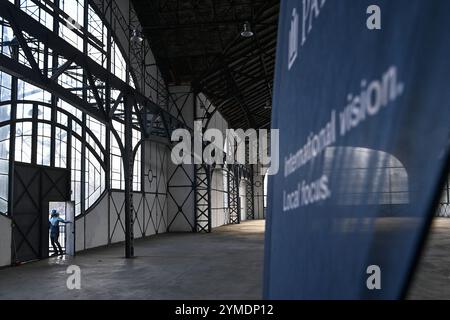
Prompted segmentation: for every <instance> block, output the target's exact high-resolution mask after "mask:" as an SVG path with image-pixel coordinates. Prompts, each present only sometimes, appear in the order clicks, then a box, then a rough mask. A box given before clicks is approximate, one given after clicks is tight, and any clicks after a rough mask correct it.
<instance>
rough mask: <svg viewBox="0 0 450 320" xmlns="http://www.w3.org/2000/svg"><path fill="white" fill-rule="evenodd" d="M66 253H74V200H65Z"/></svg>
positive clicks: (71, 254) (72, 254) (70, 254)
mask: <svg viewBox="0 0 450 320" xmlns="http://www.w3.org/2000/svg"><path fill="white" fill-rule="evenodd" d="M66 221H70V222H71V223H68V224H66V254H67V255H69V256H74V255H75V202H73V201H68V202H66Z"/></svg>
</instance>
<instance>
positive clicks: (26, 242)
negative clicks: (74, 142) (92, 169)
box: [11, 162, 70, 263]
mask: <svg viewBox="0 0 450 320" xmlns="http://www.w3.org/2000/svg"><path fill="white" fill-rule="evenodd" d="M68 200H70V171H69V170H67V169H59V168H49V167H41V166H35V165H29V164H24V163H17V162H16V163H14V190H13V208H12V214H11V218H12V220H13V246H12V258H13V260H12V261H14V262H15V263H19V262H27V261H32V260H38V259H43V258H46V257H48V256H49V246H48V237H49V231H48V218H49V209H50V208H49V202H50V201H52V202H58V201H59V202H66V201H68Z"/></svg>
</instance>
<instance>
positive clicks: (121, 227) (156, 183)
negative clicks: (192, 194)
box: [76, 141, 170, 251]
mask: <svg viewBox="0 0 450 320" xmlns="http://www.w3.org/2000/svg"><path fill="white" fill-rule="evenodd" d="M144 155H145V156H144V174H145V176H144V190H145V193H144V192H136V191H135V192H133V206H134V215H133V218H134V224H133V231H134V238H135V239H138V238H141V237H143V236H150V235H154V234H156V233H163V232H166V231H167V224H168V214H167V212H168V211H167V210H168V206H167V194H166V192H167V174H168V172H167V159H168V157H170V154H169V152H168V149H167V147H166V146H165V145H164V144H161V143H159V142H154V141H146V142H145V143H144ZM149 174H150V175H151V176H152V181H151V182H150V180H149V179H148V175H149ZM123 205H124V192H123V191H111V192H110V193H109V194H108V193H107V194H105V195H104V196H103V198H102V199H101V200H100V201H99V202H98V203H97V204H96V205H95V207H93V208H92V209H90V210H89V211H88V213H87V214H86V215H85V216H83V217H79V218H77V221H76V251H82V250H85V249H90V248H95V247H99V246H104V245H108V244H110V243H117V242H122V241H124V240H125V215H124V207H123Z"/></svg>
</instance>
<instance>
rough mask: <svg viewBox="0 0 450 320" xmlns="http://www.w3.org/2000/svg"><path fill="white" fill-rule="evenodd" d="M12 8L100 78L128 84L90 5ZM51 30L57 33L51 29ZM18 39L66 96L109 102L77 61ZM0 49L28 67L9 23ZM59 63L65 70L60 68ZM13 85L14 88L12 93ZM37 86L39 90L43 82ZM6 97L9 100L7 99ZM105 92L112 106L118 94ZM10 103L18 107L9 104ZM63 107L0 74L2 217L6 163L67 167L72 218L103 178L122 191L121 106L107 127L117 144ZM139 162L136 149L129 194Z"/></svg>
mask: <svg viewBox="0 0 450 320" xmlns="http://www.w3.org/2000/svg"><path fill="white" fill-rule="evenodd" d="M9 1H10V2H11V3H16V2H17V0H16V1H15V0H9ZM55 5H57V6H58V7H59V9H61V10H58V9H57V8H56V7H55ZM113 5H117V4H115V3H113ZM19 7H20V9H21V10H22V11H23V12H25V13H26V14H28V15H29V16H30V17H32V18H33V19H34V20H36V21H38V22H39V23H40V24H42V25H43V26H44V27H46V28H48V29H49V30H51V31H55V32H57V36H59V37H61V38H62V39H64V40H65V41H66V42H68V43H69V44H70V45H71V46H73V47H74V48H76V49H77V50H79V51H80V54H83V55H86V56H88V57H90V58H91V59H93V60H94V61H95V62H96V63H97V64H98V65H99V66H100V67H103V68H104V69H105V73H106V72H108V70H111V73H113V74H114V75H116V76H117V77H119V78H120V79H122V80H123V81H126V80H127V78H129V83H131V84H132V85H133V86H134V83H133V80H132V77H131V74H130V70H129V68H128V66H127V60H126V59H125V58H124V56H123V55H122V50H121V47H120V46H119V44H118V42H116V41H115V38H114V36H113V32H111V31H110V30H108V29H107V26H106V25H105V24H104V23H103V21H102V18H103V17H100V16H99V15H98V14H97V13H96V11H95V8H94V5H93V4H92V3H91V4H90V2H89V1H88V0H59V1H54V0H20V1H19ZM56 25H57V29H58V30H54V29H56V28H54V27H55V26H56ZM22 35H23V37H24V38H25V41H26V42H27V44H28V46H29V48H30V50H31V54H32V55H33V57H34V59H35V60H36V62H37V64H38V67H39V68H40V69H41V71H42V72H46V73H47V74H46V76H48V77H50V76H53V75H54V74H55V71H56V70H55V68H56V69H57V70H64V71H61V72H60V73H59V74H58V77H57V79H56V82H57V83H58V84H59V85H60V86H61V87H63V88H64V89H66V91H68V92H71V93H72V94H75V95H76V96H77V97H78V98H79V99H80V102H81V103H83V104H85V105H90V106H96V105H97V104H98V103H99V101H98V98H100V99H101V100H103V103H106V101H108V100H107V99H106V98H107V97H106V94H107V92H108V91H107V90H106V84H105V83H103V82H101V80H100V79H97V78H95V77H92V79H93V80H92V81H93V83H95V85H96V86H97V89H96V90H94V89H93V88H92V85H91V78H90V77H88V75H87V74H86V73H85V71H84V69H83V68H81V67H80V66H77V62H76V61H72V62H71V63H68V60H67V59H73V57H63V56H61V55H59V54H58V55H56V54H54V52H52V50H51V48H48V47H47V46H45V45H44V44H43V43H42V42H40V41H38V40H36V39H34V38H33V37H32V36H30V35H29V34H27V33H26V32H23V33H22ZM0 43H1V46H0V54H1V55H4V56H7V57H9V58H14V59H17V62H18V63H20V64H22V65H25V66H27V67H30V62H29V61H28V58H27V56H26V54H25V51H24V50H23V48H21V46H20V45H19V43H18V41H17V39H16V38H15V36H14V33H13V30H12V28H11V27H10V24H9V22H8V21H4V20H2V19H0ZM108 46H110V47H108ZM108 54H110V56H109V57H108ZM16 57H17V58H16ZM109 62H110V65H108V63H109ZM63 65H64V68H63V69H59V68H60V67H61V66H63ZM16 83H17V87H16V88H14V89H13V86H14V85H15V84H16ZM33 83H34V82H33ZM42 85H43V87H45V85H46V84H45V83H43V84H42ZM13 92H15V94H16V96H15V97H12V93H13ZM110 94H111V96H110V97H109V98H110V101H111V103H112V104H114V103H115V100H116V99H117V97H118V96H119V94H120V92H119V91H117V90H114V88H111V91H110ZM11 101H16V102H17V103H16V104H15V105H12V104H11ZM67 101H69V100H67ZM67 101H65V100H62V99H61V98H60V96H59V95H58V96H57V95H55V94H53V92H48V91H46V90H43V89H41V88H40V87H38V86H35V85H33V84H31V83H29V82H27V81H26V79H19V78H14V77H13V76H11V75H9V74H7V73H4V72H1V71H0V213H7V210H8V209H7V208H8V188H9V186H8V182H9V180H10V179H9V170H10V165H11V161H17V162H24V163H29V164H32V165H38V166H54V167H56V168H66V169H70V174H71V190H72V192H71V199H72V200H73V201H74V202H75V211H76V215H79V214H82V213H84V212H86V210H88V209H89V208H90V207H92V205H93V204H94V203H96V201H98V199H99V198H100V197H101V195H102V194H103V193H104V191H105V188H106V180H107V179H106V175H107V174H108V175H109V178H110V182H111V187H112V188H114V189H121V190H123V189H124V187H125V184H124V168H123V162H122V154H121V152H120V148H119V144H120V143H124V125H123V123H122V120H120V117H121V115H123V112H124V108H123V104H122V103H119V106H118V108H117V109H116V114H115V117H116V118H115V120H114V121H113V127H114V129H115V130H117V132H118V135H119V136H118V137H117V138H116V137H115V136H114V135H113V134H111V131H110V130H111V128H109V127H108V126H107V125H106V124H105V123H104V122H103V121H100V120H99V119H96V118H95V114H86V113H85V112H84V111H83V110H80V109H79V108H78V107H77V106H75V105H72V104H71V103H69V102H67ZM12 107H15V108H14V109H13V108H12ZM11 110H14V112H15V115H14V116H15V118H16V121H14V123H13V124H10V123H9V120H10V119H11V118H12V117H11ZM136 120H137V119H136V118H135V115H133V122H134V123H136V122H137V121H136ZM107 137H108V139H109V137H111V138H110V141H108V142H109V143H107V141H106V139H107ZM11 138H13V139H15V141H14V146H15V148H14V150H11V151H12V152H14V153H13V155H14V157H10V145H11V142H13V141H10V140H11ZM116 139H118V140H116ZM140 139H141V132H140V130H137V128H134V129H133V131H132V142H133V147H135V146H136V145H137V143H138V142H139V141H140ZM107 145H111V146H110V149H109V150H107V149H106V148H107ZM108 157H110V159H109V162H108ZM141 157H142V152H141V148H139V149H138V150H137V152H136V156H135V163H134V168H133V190H134V191H140V190H141V175H142V172H141V165H142V162H141ZM12 158H14V160H13V159H12ZM107 163H109V164H110V171H109V172H106V171H105V169H106V164H107ZM83 209H84V210H85V211H84V212H83Z"/></svg>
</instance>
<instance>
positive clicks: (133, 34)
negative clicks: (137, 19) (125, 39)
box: [130, 29, 144, 44]
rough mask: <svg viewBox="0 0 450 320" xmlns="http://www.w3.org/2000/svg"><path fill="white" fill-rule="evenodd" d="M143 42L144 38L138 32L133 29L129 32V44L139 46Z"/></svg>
mask: <svg viewBox="0 0 450 320" xmlns="http://www.w3.org/2000/svg"><path fill="white" fill-rule="evenodd" d="M143 40H144V38H143V37H142V35H141V32H140V31H139V30H137V29H133V30H132V31H131V37H130V41H131V42H133V43H137V44H140V43H141V42H142V41H143Z"/></svg>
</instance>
